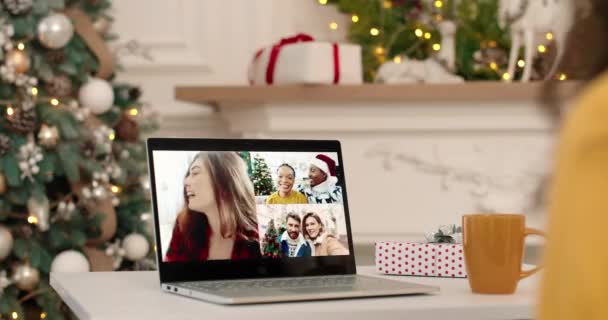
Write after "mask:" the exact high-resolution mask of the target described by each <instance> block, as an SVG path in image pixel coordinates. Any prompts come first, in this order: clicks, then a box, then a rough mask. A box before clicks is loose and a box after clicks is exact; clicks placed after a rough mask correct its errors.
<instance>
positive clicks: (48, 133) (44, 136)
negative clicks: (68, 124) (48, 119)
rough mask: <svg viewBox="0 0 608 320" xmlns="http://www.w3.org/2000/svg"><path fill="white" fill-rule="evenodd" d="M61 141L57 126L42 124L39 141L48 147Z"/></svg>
mask: <svg viewBox="0 0 608 320" xmlns="http://www.w3.org/2000/svg"><path fill="white" fill-rule="evenodd" d="M58 141H59V130H57V127H54V126H48V125H46V124H42V126H40V131H39V132H38V143H39V144H41V145H42V146H44V147H46V148H54V147H55V146H56V145H57V142H58Z"/></svg>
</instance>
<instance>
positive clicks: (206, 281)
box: [147, 138, 439, 304]
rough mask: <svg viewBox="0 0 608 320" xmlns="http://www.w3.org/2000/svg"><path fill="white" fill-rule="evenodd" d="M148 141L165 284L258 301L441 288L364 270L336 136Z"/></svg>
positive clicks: (205, 295) (175, 289)
mask: <svg viewBox="0 0 608 320" xmlns="http://www.w3.org/2000/svg"><path fill="white" fill-rule="evenodd" d="M147 146H148V161H149V170H150V179H151V182H152V183H151V191H152V206H153V211H154V226H155V240H156V258H157V266H158V272H159V276H160V284H161V290H162V291H165V292H167V293H172V294H178V295H182V296H187V297H191V298H195V299H200V300H205V301H209V302H214V303H218V304H252V303H269V302H282V301H300V300H306V301H309V300H325V299H338V298H357V297H372V296H396V295H411V294H424V293H431V292H435V291H438V290H439V288H437V287H433V286H426V285H419V284H414V283H405V282H401V281H395V280H390V279H386V278H381V277H368V276H362V275H357V269H356V265H355V255H354V249H353V239H352V232H351V224H350V216H349V211H348V201H347V192H346V182H345V177H344V160H343V158H342V152H341V149H340V143H339V142H338V141H313V140H249V139H241V140H229V139H173V138H151V139H148V142H147Z"/></svg>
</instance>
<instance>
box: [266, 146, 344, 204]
mask: <svg viewBox="0 0 608 320" xmlns="http://www.w3.org/2000/svg"><path fill="white" fill-rule="evenodd" d="M276 172H277V185H278V191H276V192H275V193H273V194H271V195H270V196H269V197H268V198H266V203H267V204H307V203H311V204H323V203H341V202H342V188H340V186H338V185H337V183H338V178H337V177H336V162H335V161H334V160H333V159H332V158H330V157H328V156H326V155H324V154H318V155H317V156H315V157H314V158H313V159H312V160H311V161H310V162H309V164H308V183H304V184H302V185H300V186H299V187H298V188H297V190H293V185H294V183H295V180H296V170H295V169H294V168H293V167H292V166H291V165H289V164H287V163H284V164H282V165H280V166H279V167H278V168H277V171H276Z"/></svg>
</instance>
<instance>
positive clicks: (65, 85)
mask: <svg viewBox="0 0 608 320" xmlns="http://www.w3.org/2000/svg"><path fill="white" fill-rule="evenodd" d="M46 91H47V92H48V93H49V94H50V95H52V96H55V97H65V96H69V95H70V94H71V93H72V81H71V80H70V78H68V77H67V76H65V75H58V76H54V77H53V78H51V80H49V82H47V83H46Z"/></svg>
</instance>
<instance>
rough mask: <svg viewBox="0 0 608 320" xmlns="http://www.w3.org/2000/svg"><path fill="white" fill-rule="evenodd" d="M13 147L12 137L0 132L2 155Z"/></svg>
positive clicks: (0, 151) (0, 150)
mask: <svg viewBox="0 0 608 320" xmlns="http://www.w3.org/2000/svg"><path fill="white" fill-rule="evenodd" d="M10 148H11V139H9V137H8V136H7V135H5V134H0V155H4V154H6V153H7V152H8V151H9V150H10Z"/></svg>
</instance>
